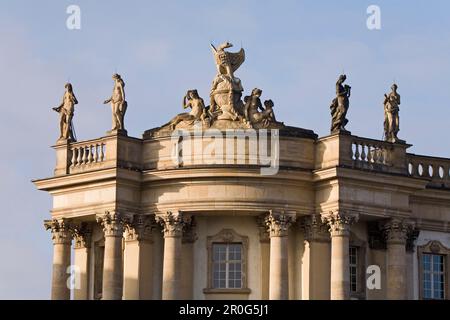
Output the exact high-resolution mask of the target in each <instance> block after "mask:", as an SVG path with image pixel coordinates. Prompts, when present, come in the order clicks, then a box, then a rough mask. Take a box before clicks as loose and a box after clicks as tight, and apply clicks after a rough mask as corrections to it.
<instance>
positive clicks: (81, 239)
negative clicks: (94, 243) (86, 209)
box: [72, 222, 92, 249]
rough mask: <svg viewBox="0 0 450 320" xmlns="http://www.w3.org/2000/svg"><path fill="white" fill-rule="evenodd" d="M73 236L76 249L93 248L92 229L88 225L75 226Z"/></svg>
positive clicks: (83, 223)
mask: <svg viewBox="0 0 450 320" xmlns="http://www.w3.org/2000/svg"><path fill="white" fill-rule="evenodd" d="M72 234H73V239H74V241H75V244H74V248H75V249H81V248H90V247H91V236H92V228H91V226H90V225H89V224H88V223H86V222H82V223H80V224H77V225H74V226H73V228H72Z"/></svg>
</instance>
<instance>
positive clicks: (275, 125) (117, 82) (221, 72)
mask: <svg viewBox="0 0 450 320" xmlns="http://www.w3.org/2000/svg"><path fill="white" fill-rule="evenodd" d="M232 46H233V45H232V44H231V43H229V42H225V43H223V44H221V45H219V46H218V47H217V48H216V47H214V45H212V44H211V48H212V52H213V55H214V60H215V64H216V69H217V74H216V75H215V77H214V79H213V82H212V86H211V90H210V95H209V102H210V104H209V105H208V106H206V105H205V102H204V100H203V99H202V98H201V97H200V96H199V93H198V91H197V90H196V89H192V90H188V91H187V93H186V95H185V96H184V97H183V103H182V107H183V109H188V108H190V109H191V110H190V111H189V112H184V113H180V114H178V115H176V116H175V117H174V118H172V119H171V120H170V121H169V122H168V123H166V124H165V125H163V126H161V127H159V128H155V129H152V130H150V131H151V132H163V133H170V132H171V131H173V130H176V129H191V128H193V127H194V124H200V125H201V127H202V128H215V129H219V130H224V129H249V128H253V129H263V128H264V129H281V128H287V127H285V125H284V123H282V122H278V121H277V120H276V118H275V113H274V110H273V108H274V103H273V101H272V100H265V101H264V103H262V102H261V99H260V98H261V94H262V90H261V89H258V88H254V89H253V90H252V91H251V93H250V95H248V96H245V97H244V99H243V100H242V99H241V98H242V93H243V92H244V88H243V86H242V82H241V80H240V79H239V78H237V77H236V76H235V75H234V73H235V72H236V70H238V68H239V67H240V66H241V65H242V64H243V63H244V61H245V50H244V49H243V48H241V49H240V50H239V51H238V52H228V51H225V49H227V48H231V47H232ZM112 78H113V80H114V87H113V92H112V95H111V97H110V98H108V99H107V100H105V101H104V104H108V103H110V104H111V110H112V129H111V130H110V131H108V134H123V135H126V134H127V132H126V130H125V124H124V123H125V113H126V110H127V105H128V104H127V101H126V100H125V82H124V81H123V79H122V77H121V76H120V75H119V74H117V73H116V74H114V75H113V76H112ZM346 79H347V76H346V75H345V74H342V75H340V76H339V78H338V80H337V82H336V97H335V98H334V99H333V101H332V103H331V105H330V110H331V129H330V131H331V133H332V134H336V133H345V132H348V131H347V130H346V129H345V126H346V125H347V123H348V119H347V112H348V108H349V104H350V103H349V98H350V95H351V87H350V86H349V85H347V84H344V82H345V81H346ZM65 88H66V92H65V93H64V96H63V101H62V103H61V104H60V105H59V106H58V107H55V108H53V109H54V110H55V111H57V112H58V113H59V114H60V137H59V139H58V143H61V142H67V141H76V136H75V133H74V129H73V123H72V119H73V114H74V106H75V104H77V103H78V101H77V99H76V97H75V95H74V93H73V90H72V85H71V84H70V83H67V84H66V85H65ZM391 88H392V92H390V93H389V94H385V99H384V139H385V140H386V141H388V142H392V143H395V142H402V140H399V139H398V137H397V134H398V132H399V105H400V95H399V94H398V93H397V85H396V84H394V85H393V86H392V87H391Z"/></svg>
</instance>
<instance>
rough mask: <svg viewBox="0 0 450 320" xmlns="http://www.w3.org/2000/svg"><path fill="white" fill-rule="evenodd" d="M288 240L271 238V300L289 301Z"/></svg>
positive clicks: (285, 237)
mask: <svg viewBox="0 0 450 320" xmlns="http://www.w3.org/2000/svg"><path fill="white" fill-rule="evenodd" d="M288 271H289V270H288V238H287V236H283V237H271V238H270V280H269V288H270V289H269V299H270V300H287V299H289V272H288Z"/></svg>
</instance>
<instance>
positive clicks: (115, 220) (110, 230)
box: [97, 211, 127, 237]
mask: <svg viewBox="0 0 450 320" xmlns="http://www.w3.org/2000/svg"><path fill="white" fill-rule="evenodd" d="M97 222H98V223H100V224H101V226H102V227H103V232H104V234H105V237H122V236H123V232H124V225H125V223H126V222H127V219H126V217H125V216H124V215H122V214H120V213H118V212H115V211H113V212H110V211H106V212H105V213H104V214H101V215H98V216H97Z"/></svg>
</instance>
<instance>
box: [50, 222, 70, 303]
mask: <svg viewBox="0 0 450 320" xmlns="http://www.w3.org/2000/svg"><path fill="white" fill-rule="evenodd" d="M44 227H45V228H46V229H47V230H49V229H50V230H51V232H52V240H53V267H52V269H53V270H52V293H51V298H52V300H70V287H69V285H68V280H69V274H68V273H67V269H68V267H69V266H70V249H71V243H72V235H71V233H70V230H69V226H68V224H67V222H66V220H65V219H60V220H56V219H54V220H50V221H44Z"/></svg>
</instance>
